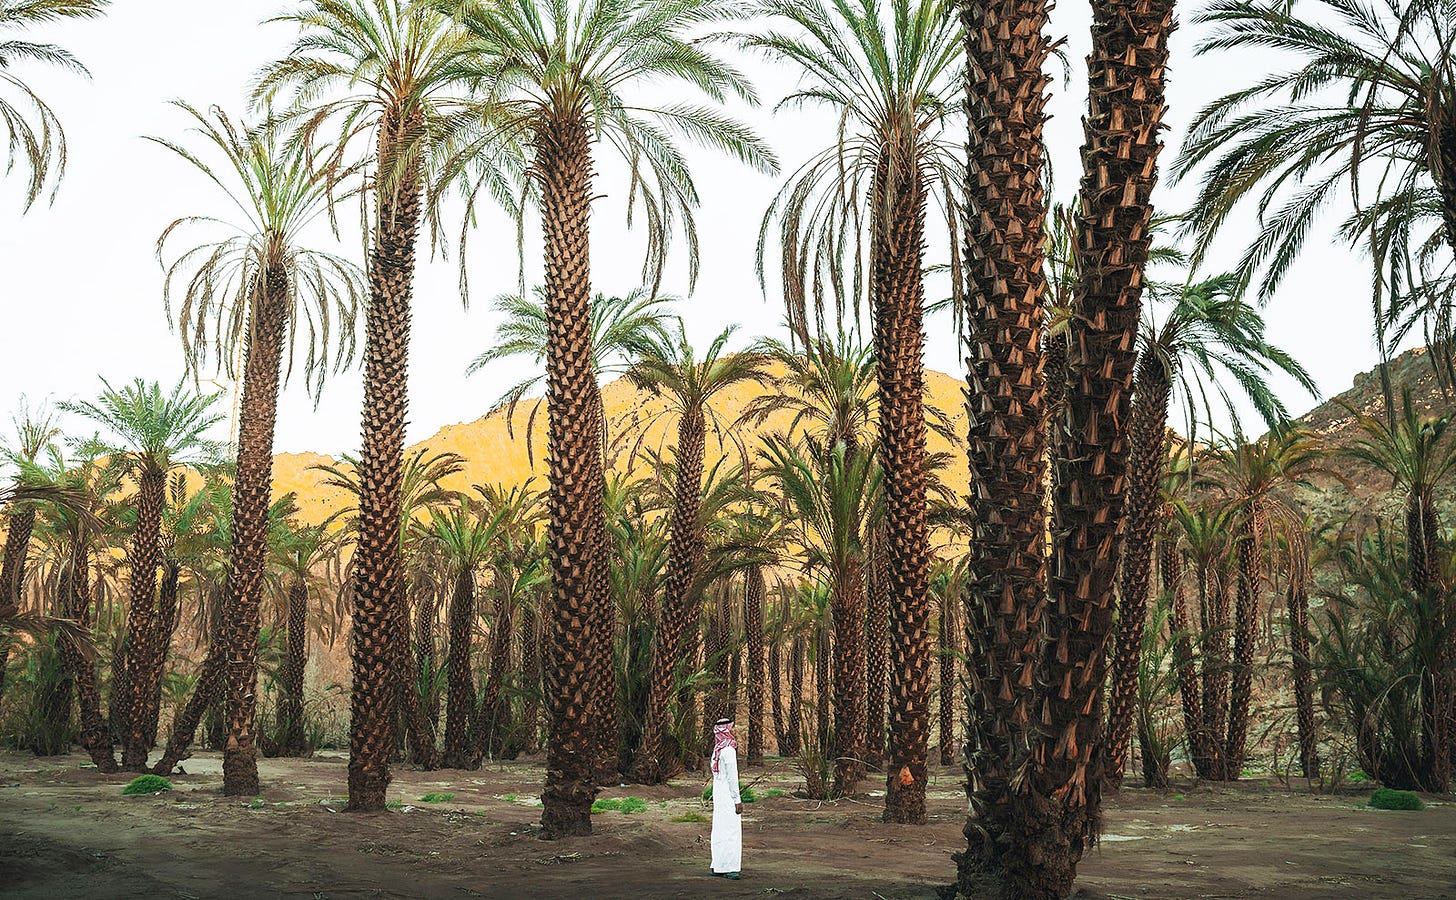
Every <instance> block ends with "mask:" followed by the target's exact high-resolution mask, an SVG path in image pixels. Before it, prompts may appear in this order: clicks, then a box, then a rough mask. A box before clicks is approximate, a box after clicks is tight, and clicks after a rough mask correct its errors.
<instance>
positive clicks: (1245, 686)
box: [1223, 508, 1261, 781]
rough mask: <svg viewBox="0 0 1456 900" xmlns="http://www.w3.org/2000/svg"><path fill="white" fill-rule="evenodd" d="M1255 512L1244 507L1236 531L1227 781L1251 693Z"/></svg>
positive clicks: (1236, 769)
mask: <svg viewBox="0 0 1456 900" xmlns="http://www.w3.org/2000/svg"><path fill="white" fill-rule="evenodd" d="M1260 530H1261V529H1260V528H1259V513H1258V510H1257V509H1254V508H1250V509H1248V510H1246V511H1245V513H1244V516H1243V519H1242V521H1241V523H1240V525H1239V533H1238V546H1237V550H1236V553H1237V558H1238V565H1239V571H1238V587H1237V595H1236V596H1237V598H1238V600H1237V603H1236V605H1235V607H1234V659H1233V669H1232V679H1231V683H1230V686H1229V716H1228V740H1227V741H1226V742H1225V744H1224V751H1223V752H1224V772H1223V777H1224V779H1225V780H1227V781H1237V780H1238V779H1239V775H1240V773H1241V772H1242V771H1243V767H1244V753H1245V750H1246V744H1247V743H1248V734H1249V704H1250V702H1251V701H1252V700H1253V693H1254V644H1255V643H1256V642H1257V639H1258V624H1259V623H1258V603H1259V584H1260V559H1259V556H1260V554H1259V544H1258V541H1259V538H1260Z"/></svg>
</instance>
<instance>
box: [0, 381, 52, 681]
mask: <svg viewBox="0 0 1456 900" xmlns="http://www.w3.org/2000/svg"><path fill="white" fill-rule="evenodd" d="M14 424H15V438H14V443H13V445H10V446H7V445H0V462H4V463H8V464H9V465H11V466H14V467H15V468H17V469H19V470H20V472H21V475H20V477H19V478H17V480H16V484H17V486H22V487H26V488H40V487H44V486H45V484H44V479H43V480H42V481H41V482H34V479H30V481H31V482H34V483H27V479H26V478H25V474H26V473H27V472H31V473H35V474H42V475H43V474H44V473H43V471H42V470H37V469H36V468H35V462H36V460H37V459H38V458H39V457H40V455H41V454H42V453H43V452H45V451H46V449H47V448H48V447H49V446H50V445H51V443H52V441H54V440H55V439H56V438H57V437H59V436H60V429H59V428H58V427H56V422H55V415H54V414H53V413H52V412H51V411H50V410H49V409H47V408H46V407H44V406H41V407H38V408H36V409H34V410H32V409H30V408H29V407H28V406H25V405H24V402H23V401H22V409H21V412H20V413H19V414H18V415H17V416H16V417H15V419H14ZM6 521H7V524H6V528H5V555H4V559H3V562H0V615H14V614H16V613H17V612H19V610H20V591H21V586H22V585H23V583H24V582H25V563H26V557H27V556H28V554H29V552H30V536H31V532H32V530H33V529H34V527H35V505H34V504H33V503H15V504H11V505H8V506H7V508H6ZM9 657H10V645H9V644H6V645H5V646H4V647H0V697H3V696H4V695H5V666H6V662H7V660H8V659H9Z"/></svg>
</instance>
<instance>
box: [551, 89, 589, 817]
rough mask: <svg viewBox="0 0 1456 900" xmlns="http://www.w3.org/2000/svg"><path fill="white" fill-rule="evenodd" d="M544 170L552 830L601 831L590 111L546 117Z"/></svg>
mask: <svg viewBox="0 0 1456 900" xmlns="http://www.w3.org/2000/svg"><path fill="white" fill-rule="evenodd" d="M535 152H536V172H537V177H538V179H539V183H540V189H541V223H542V231H543V233H544V237H545V249H546V253H545V256H546V322H547V353H546V373H547V383H548V387H547V418H548V420H549V422H548V438H549V444H550V446H549V456H550V482H551V484H550V491H549V495H548V507H549V510H550V536H551V575H552V580H551V591H552V606H551V627H550V628H549V629H548V632H547V638H548V646H547V654H548V662H547V665H546V682H547V683H546V697H547V701H548V703H549V704H550V730H549V732H548V736H549V742H548V745H547V758H546V786H545V789H544V790H543V791H542V794H541V800H542V804H543V807H544V808H543V811H542V814H541V824H542V827H543V836H544V837H546V838H548V839H556V838H562V837H569V836H572V835H584V834H590V833H591V805H592V800H593V799H594V798H595V795H596V790H597V788H596V782H595V769H596V762H597V760H595V759H594V758H593V750H594V749H596V740H595V738H594V735H593V725H592V722H591V720H590V715H591V701H592V696H593V690H592V689H593V684H592V674H591V653H592V651H593V649H594V648H595V642H594V639H593V636H592V633H591V632H592V630H593V626H594V625H595V624H596V623H597V622H599V621H600V617H599V614H598V613H597V611H596V610H595V609H594V608H593V607H594V606H595V604H596V603H598V602H600V599H601V598H600V597H599V596H598V593H597V591H596V590H594V586H595V584H596V577H595V574H594V572H593V569H594V567H595V566H597V565H599V564H600V563H601V561H602V560H601V559H600V554H599V549H600V548H599V546H598V544H597V542H596V540H595V539H594V538H595V535H596V534H597V532H598V529H600V528H601V527H602V525H601V523H602V520H603V510H602V497H601V494H600V490H599V488H600V485H601V483H602V476H601V474H600V472H601V468H602V446H601V434H600V432H599V430H598V429H597V427H596V426H595V425H594V424H593V423H592V422H591V415H592V410H593V401H592V397H593V395H594V392H595V390H596V376H595V373H594V372H593V371H592V366H591V359H592V338H591V284H590V274H591V270H590V253H589V231H590V221H591V151H590V132H589V129H588V125H587V122H586V121H585V120H584V119H582V118H581V117H579V116H577V117H570V118H566V119H561V120H550V121H544V122H542V123H541V125H540V126H539V127H538V129H537V131H536V134H535Z"/></svg>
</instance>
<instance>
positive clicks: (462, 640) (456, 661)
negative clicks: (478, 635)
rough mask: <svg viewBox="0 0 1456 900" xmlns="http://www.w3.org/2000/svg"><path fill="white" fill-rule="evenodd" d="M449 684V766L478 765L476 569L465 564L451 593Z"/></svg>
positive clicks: (446, 741) (447, 754)
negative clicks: (474, 739)
mask: <svg viewBox="0 0 1456 900" xmlns="http://www.w3.org/2000/svg"><path fill="white" fill-rule="evenodd" d="M448 616H449V618H450V634H449V647H448V648H447V649H446V652H447V653H448V654H449V661H448V662H447V663H446V671H447V672H448V673H449V685H448V687H447V696H446V699H445V755H444V763H443V765H444V766H445V768H447V769H468V768H473V767H474V765H473V764H474V759H473V758H472V757H473V756H474V754H473V753H472V752H471V746H470V744H471V741H470V728H471V724H472V722H473V720H474V718H475V676H474V673H473V671H472V670H471V667H470V639H471V636H472V634H473V633H474V625H475V572H474V570H472V569H471V568H470V567H469V566H461V568H460V571H459V572H457V573H455V586H454V588H453V590H451V592H450V610H449V613H448Z"/></svg>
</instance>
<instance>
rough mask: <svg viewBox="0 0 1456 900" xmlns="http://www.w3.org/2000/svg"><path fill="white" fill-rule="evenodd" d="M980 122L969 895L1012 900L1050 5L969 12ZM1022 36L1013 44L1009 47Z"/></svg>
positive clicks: (1040, 561) (975, 216)
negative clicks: (1011, 35)
mask: <svg viewBox="0 0 1456 900" xmlns="http://www.w3.org/2000/svg"><path fill="white" fill-rule="evenodd" d="M960 9H961V21H962V23H963V24H964V35H965V42H966V44H965V46H966V55H967V59H968V63H969V65H968V66H967V74H966V78H967V85H966V86H967V92H968V95H969V114H970V115H969V118H970V153H969V161H970V165H969V168H968V170H967V176H968V177H967V217H966V242H967V246H966V275H967V278H968V279H969V281H970V291H969V302H970V311H969V314H968V317H967V318H968V329H967V330H968V335H967V339H966V357H967V367H968V371H967V375H966V382H967V398H968V413H969V418H970V425H969V433H968V435H967V437H968V441H967V457H968V462H969V465H970V472H971V484H972V485H973V486H974V488H975V490H974V492H973V494H972V496H971V498H970V501H971V511H972V513H973V515H974V521H975V535H974V539H973V540H972V541H971V552H970V555H969V557H968V559H967V565H968V571H967V575H968V578H967V584H966V589H965V592H964V612H965V618H964V622H963V623H962V624H963V627H964V628H965V644H964V646H965V647H966V650H967V657H966V667H965V669H964V672H965V675H966V697H967V700H968V704H967V723H966V724H967V733H968V737H969V742H968V745H967V747H966V755H965V758H964V762H965V767H966V776H967V782H966V794H967V797H968V799H969V801H970V810H971V814H970V816H969V817H968V818H967V820H966V824H965V828H964V830H963V834H964V835H965V839H966V849H965V851H963V852H961V853H959V854H957V855H956V862H957V868H958V878H957V888H958V892H959V893H960V894H961V895H963V896H967V897H975V896H1000V895H1014V894H1015V892H1016V891H1017V889H1018V888H1019V887H1020V886H1021V885H1025V884H1029V883H1031V881H1032V874H1033V873H1032V871H1031V869H1032V866H1033V859H1034V857H1032V856H1031V854H1030V852H1029V850H1030V847H1029V846H1027V845H1025V844H1021V843H1018V842H1017V839H1018V837H1019V834H1020V832H1019V828H1018V821H1017V817H1018V815H1017V814H1018V811H1017V809H1016V807H1015V805H1014V801H1015V796H1014V792H1013V789H1012V779H1013V775H1014V773H1015V772H1016V771H1017V769H1018V768H1019V767H1020V766H1021V765H1022V764H1023V763H1024V762H1026V760H1025V759H1024V755H1023V752H1022V751H1021V749H1020V748H1019V747H1018V742H1017V741H1016V735H1018V734H1020V733H1024V732H1026V731H1027V730H1028V729H1029V728H1031V727H1032V724H1033V716H1035V715H1036V714H1037V713H1038V712H1039V710H1038V709H1037V708H1036V706H1035V705H1034V698H1033V690H1034V686H1035V685H1034V676H1035V670H1036V663H1037V651H1038V638H1039V634H1040V631H1041V628H1042V621H1043V616H1044V613H1045V609H1046V590H1047V571H1046V555H1045V552H1044V544H1045V540H1046V537H1045V535H1046V488H1045V466H1046V459H1045V441H1046V434H1047V428H1046V422H1045V419H1046V413H1045V408H1044V406H1043V404H1044V403H1045V396H1046V385H1045V383H1044V379H1043V360H1042V351H1043V349H1044V344H1045V341H1044V340H1043V338H1042V330H1043V321H1042V319H1043V315H1044V313H1043V310H1042V298H1043V296H1044V295H1045V293H1046V274H1045V269H1044V266H1043V258H1044V254H1045V245H1044V238H1043V235H1044V229H1045V217H1046V203H1045V197H1044V194H1043V180H1042V170H1043V158H1044V147H1043V144H1042V138H1041V130H1042V125H1043V123H1044V121H1045V119H1046V112H1045V108H1046V86H1047V78H1046V76H1045V75H1044V74H1043V72H1042V65H1043V63H1044V62H1045V61H1046V58H1047V55H1048V53H1049V52H1050V47H1051V45H1050V42H1049V41H1048V40H1047V39H1046V35H1045V29H1046V20H1047V3H1046V2H1045V0H1000V2H990V3H976V2H963V3H961V5H960ZM1011 32H1014V33H1015V34H1016V35H1018V37H1017V39H1015V40H1007V39H1005V38H1003V34H1008V33H1011Z"/></svg>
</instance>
